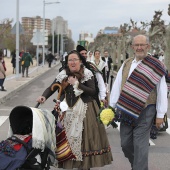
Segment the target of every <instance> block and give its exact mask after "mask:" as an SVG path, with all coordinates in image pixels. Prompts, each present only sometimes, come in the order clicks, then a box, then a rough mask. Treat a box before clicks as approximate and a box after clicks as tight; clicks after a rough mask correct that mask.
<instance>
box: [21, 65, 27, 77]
mask: <svg viewBox="0 0 170 170" xmlns="http://www.w3.org/2000/svg"><path fill="white" fill-rule="evenodd" d="M28 68H29V67H25V66H22V76H24V73H25V70H26V77H28Z"/></svg>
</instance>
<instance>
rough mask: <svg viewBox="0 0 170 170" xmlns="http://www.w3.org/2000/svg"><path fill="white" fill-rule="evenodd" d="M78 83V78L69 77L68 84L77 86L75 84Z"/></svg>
mask: <svg viewBox="0 0 170 170" xmlns="http://www.w3.org/2000/svg"><path fill="white" fill-rule="evenodd" d="M77 81H78V80H77V77H73V76H70V77H68V83H69V84H70V85H75V83H76V82H77Z"/></svg>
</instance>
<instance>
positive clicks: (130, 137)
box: [120, 105, 156, 170]
mask: <svg viewBox="0 0 170 170" xmlns="http://www.w3.org/2000/svg"><path fill="white" fill-rule="evenodd" d="M155 114H156V108H155V105H149V106H148V107H147V108H145V109H144V110H143V111H142V113H141V114H140V116H139V118H138V123H137V125H136V126H135V127H132V126H128V125H125V124H122V123H121V125H120V137H121V147H122V151H123V152H124V155H125V157H127V158H128V159H129V162H130V163H131V167H132V169H133V170H148V153H149V138H150V129H151V126H152V123H153V120H154V118H155Z"/></svg>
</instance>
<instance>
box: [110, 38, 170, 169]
mask: <svg viewBox="0 0 170 170" xmlns="http://www.w3.org/2000/svg"><path fill="white" fill-rule="evenodd" d="M132 48H133V50H134V57H133V58H128V59H127V60H125V62H124V63H123V64H122V66H121V68H120V70H119V71H118V74H117V77H116V80H115V82H114V84H113V87H112V91H111V95H110V106H111V107H114V108H117V113H119V114H120V118H121V125H120V138H121V147H122V150H123V152H124V155H125V157H127V158H128V159H129V162H130V163H131V167H132V169H133V170H148V152H149V137H150V129H151V126H152V123H153V121H154V119H155V118H156V119H155V123H156V127H157V128H159V127H160V125H161V124H162V123H163V117H164V114H165V113H166V112H167V103H168V101H167V85H166V81H165V74H166V71H165V66H164V64H163V63H161V62H160V61H159V60H158V59H156V58H154V57H152V56H147V52H148V50H149V48H150V45H149V39H148V38H147V37H146V36H144V35H137V36H135V37H134V38H133V42H132Z"/></svg>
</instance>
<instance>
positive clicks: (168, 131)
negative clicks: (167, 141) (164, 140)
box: [166, 118, 170, 135]
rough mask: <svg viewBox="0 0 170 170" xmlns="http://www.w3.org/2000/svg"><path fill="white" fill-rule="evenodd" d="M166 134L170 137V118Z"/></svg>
mask: <svg viewBox="0 0 170 170" xmlns="http://www.w3.org/2000/svg"><path fill="white" fill-rule="evenodd" d="M166 132H167V133H168V134H169V135H170V118H168V128H167V129H166Z"/></svg>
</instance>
